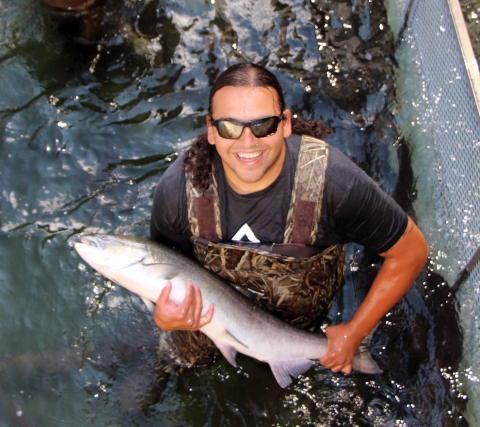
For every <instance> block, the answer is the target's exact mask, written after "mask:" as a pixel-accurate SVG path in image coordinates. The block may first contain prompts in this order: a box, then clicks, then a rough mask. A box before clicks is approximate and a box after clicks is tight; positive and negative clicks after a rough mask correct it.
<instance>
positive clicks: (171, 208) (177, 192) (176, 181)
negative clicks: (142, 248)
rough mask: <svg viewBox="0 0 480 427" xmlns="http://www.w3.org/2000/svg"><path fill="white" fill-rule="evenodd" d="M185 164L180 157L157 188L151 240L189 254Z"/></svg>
mask: <svg viewBox="0 0 480 427" xmlns="http://www.w3.org/2000/svg"><path fill="white" fill-rule="evenodd" d="M182 164H183V156H180V157H179V158H178V159H177V160H176V161H175V162H174V163H173V164H172V165H170V167H169V168H168V169H167V171H166V172H165V174H164V175H163V176H162V178H161V179H160V181H159V183H158V184H157V187H156V188H155V193H154V195H153V207H152V216H151V219H150V238H151V239H152V240H154V241H157V242H160V243H164V244H166V245H168V246H171V247H174V248H176V249H179V250H181V251H182V252H185V253H189V252H190V250H191V244H190V240H189V238H190V236H191V232H190V226H189V223H188V212H187V196H186V189H185V185H186V182H185V174H184V172H183V169H182Z"/></svg>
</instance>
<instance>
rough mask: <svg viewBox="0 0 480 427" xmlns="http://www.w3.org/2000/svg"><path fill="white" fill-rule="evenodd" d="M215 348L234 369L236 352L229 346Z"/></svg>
mask: <svg viewBox="0 0 480 427" xmlns="http://www.w3.org/2000/svg"><path fill="white" fill-rule="evenodd" d="M217 347H218V349H219V350H220V352H221V353H222V354H223V356H224V357H225V359H227V360H228V362H229V363H230V365H232V366H233V367H235V368H236V367H237V362H236V360H235V357H236V356H237V350H235V349H234V348H233V347H232V346H231V345H220V346H218V345H217Z"/></svg>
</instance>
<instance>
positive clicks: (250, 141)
mask: <svg viewBox="0 0 480 427" xmlns="http://www.w3.org/2000/svg"><path fill="white" fill-rule="evenodd" d="M239 140H240V141H239V142H241V143H242V144H243V145H244V146H245V147H249V146H251V145H256V144H257V138H256V136H255V135H254V134H253V132H252V129H250V128H249V127H248V126H245V127H244V128H243V132H242V134H241V135H240V138H239Z"/></svg>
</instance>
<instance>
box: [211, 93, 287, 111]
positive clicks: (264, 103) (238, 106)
mask: <svg viewBox="0 0 480 427" xmlns="http://www.w3.org/2000/svg"><path fill="white" fill-rule="evenodd" d="M277 110H278V111H277ZM279 110H280V109H279V106H278V95H277V92H276V91H275V89H273V88H271V87H252V86H225V87H223V88H221V89H219V90H218V91H217V92H216V93H215V95H214V96H213V99H212V111H213V113H214V114H215V115H217V114H221V115H224V114H233V113H237V114H240V115H247V116H248V115H253V116H254V117H257V116H259V115H260V116H261V115H262V114H267V115H277V114H280V113H281V111H279Z"/></svg>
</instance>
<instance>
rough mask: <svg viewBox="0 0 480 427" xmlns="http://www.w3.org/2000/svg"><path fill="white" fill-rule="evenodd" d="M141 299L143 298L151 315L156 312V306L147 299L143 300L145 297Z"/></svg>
mask: <svg viewBox="0 0 480 427" xmlns="http://www.w3.org/2000/svg"><path fill="white" fill-rule="evenodd" d="M140 298H142V301H143V302H144V303H145V305H146V306H147V308H148V310H149V311H150V313H153V312H154V311H155V304H154V303H153V302H152V301H150V300H149V299H147V298H143V297H140Z"/></svg>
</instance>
